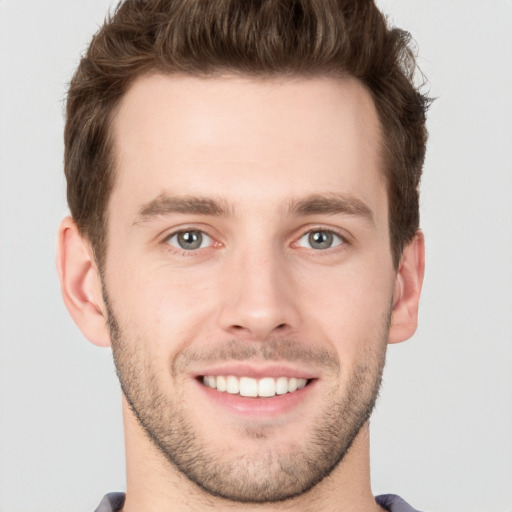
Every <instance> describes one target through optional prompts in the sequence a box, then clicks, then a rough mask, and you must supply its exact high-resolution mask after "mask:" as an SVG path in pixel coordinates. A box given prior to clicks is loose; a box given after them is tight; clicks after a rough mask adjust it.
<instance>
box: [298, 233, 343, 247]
mask: <svg viewBox="0 0 512 512" xmlns="http://www.w3.org/2000/svg"><path fill="white" fill-rule="evenodd" d="M342 243H343V240H342V239H341V237H340V236H339V235H337V234H336V233H334V232H332V231H328V230H323V229H318V230H316V231H310V232H309V233H306V234H305V235H303V236H302V237H301V238H300V239H299V242H298V244H299V245H300V246H301V247H307V248H309V249H316V250H319V251H322V250H325V249H330V248H332V247H336V246H338V245H341V244H342Z"/></svg>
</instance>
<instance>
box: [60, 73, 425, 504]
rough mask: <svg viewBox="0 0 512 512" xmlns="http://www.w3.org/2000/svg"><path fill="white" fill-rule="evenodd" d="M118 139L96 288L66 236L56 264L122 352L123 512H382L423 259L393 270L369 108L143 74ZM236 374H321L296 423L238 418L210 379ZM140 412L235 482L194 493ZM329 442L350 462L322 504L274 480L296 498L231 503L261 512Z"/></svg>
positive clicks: (89, 333)
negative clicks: (393, 386) (381, 399)
mask: <svg viewBox="0 0 512 512" xmlns="http://www.w3.org/2000/svg"><path fill="white" fill-rule="evenodd" d="M177 98H179V100H177ZM113 134H114V140H115V148H114V149H115V160H116V169H117V176H116V183H115V186H114V190H113V193H112V196H111V198H110V202H109V209H108V219H109V223H108V249H107V258H106V264H105V268H104V269H103V272H102V276H100V272H99V271H98V269H97V267H96V265H95V261H94V258H93V256H92V250H91V248H90V245H89V244H88V242H87V240H85V239H83V238H82V237H81V236H80V234H79V233H78V231H77V229H76V226H75V225H74V223H73V221H72V219H65V220H64V221H63V223H62V225H61V228H60V232H59V249H58V258H57V267H58V270H59V275H60V278H61V282H62V290H63V296H64V300H65V302H66V305H67V307H68V309H69V310H70V312H71V314H72V316H73V318H74V319H75V321H76V322H77V324H78V325H79V327H80V328H81V329H82V331H83V332H84V334H85V335H86V337H87V338H88V339H89V340H90V341H92V342H93V343H95V344H97V345H101V346H108V345H110V344H112V345H113V349H114V357H115V360H116V366H117V368H118V372H119V373H120V377H121V383H122V386H123V390H124V391H125V394H126V395H127V397H128V400H127V399H126V398H125V399H124V404H123V410H124V422H125V437H126V455H127V499H126V504H125V509H124V510H125V511H128V512H134V511H135V510H142V509H144V510H146V511H150V512H151V511H153V510H154V511H156V510H159V511H165V510H173V511H181V510H209V509H215V510H238V509H243V510H259V511H260V510H261V511H263V510H297V511H307V510H323V511H331V510H333V511H334V510H336V511H340V510H341V511H343V510H346V511H349V510H350V511H370V510H378V509H379V507H378V506H377V505H376V504H375V501H374V499H373V496H372V493H371V488H370V470H369V455H368V454H369V436H368V424H367V418H366V417H365V416H364V413H365V412H369V410H371V406H372V402H373V399H374V398H375V394H376V390H377V389H378V384H379V381H380V373H381V371H382V367H383V364H384V355H385V346H386V344H387V343H388V342H391V343H394V342H399V341H403V340H405V339H407V338H409V337H410V336H411V335H412V334H413V333H414V331H415V329H416V320H417V308H418V301H419V294H420V290H421V284H422V279H423V269H424V246H423V237H422V235H421V233H420V232H418V233H417V235H416V236H415V237H414V239H413V240H412V241H411V243H410V244H409V245H408V246H407V247H406V249H405V251H404V254H403V257H402V260H401V263H400V266H399V268H398V269H394V267H393V264H392V257H391V249H390V242H389V229H388V202H387V194H386V184H385V180H384V177H383V174H382V170H381V161H380V157H379V147H380V144H381V135H380V126H379V122H378V119H377V115H376V111H375V108H374V105H373V102H372V100H371V97H370V95H369V93H368V92H367V91H366V90H365V89H364V88H363V87H362V86H361V85H360V84H359V83H358V82H357V81H355V80H352V79H344V80H336V81H334V80H330V79H327V78H315V79H293V80H292V79H289V78H288V79H272V80H270V79H268V80H255V79H249V78H243V77H242V78H241V77H233V76H225V77H216V78H208V79H199V78H194V77H190V76H179V75H176V76H172V77H169V76H167V77H164V76H160V75H153V76H146V77H142V78H139V79H138V80H137V81H136V82H135V83H134V85H133V86H132V88H131V89H130V90H129V91H128V93H127V94H126V96H125V97H124V98H123V100H122V102H121V105H120V108H119V110H118V112H117V114H116V116H115V118H114V122H113ZM183 198H186V199H187V201H185V202H184V201H183ZM197 198H201V202H200V204H198V201H197ZM177 210H180V211H177ZM180 230H189V231H191V230H194V231H195V232H196V233H197V232H201V233H203V234H204V235H203V236H204V238H203V245H202V246H201V247H200V248H199V249H196V250H184V249H183V248H180V246H179V243H177V242H178V238H177V236H176V233H177V232H179V231H180ZM312 232H316V233H318V232H322V233H324V234H325V233H334V234H335V235H334V238H333V243H332V246H330V247H329V248H327V249H322V250H320V249H319V248H318V247H316V246H312V245H311V240H310V238H309V234H310V233H312ZM107 297H108V302H107V301H106V299H107ZM311 354H313V356H311V357H310V355H311ZM226 365H227V366H228V367H229V370H226V372H227V373H231V372H236V371H239V373H240V374H242V375H243V374H244V372H245V373H251V372H252V373H251V375H252V374H258V375H260V376H264V375H266V374H267V373H269V372H275V373H279V372H281V373H286V374H290V375H291V376H293V374H297V373H300V374H301V375H306V374H307V376H308V378H309V379H310V383H311V384H310V385H308V386H306V388H304V390H303V393H302V394H301V395H297V396H299V397H300V398H298V399H296V400H295V402H293V403H292V405H291V406H289V407H282V406H277V407H276V408H275V410H272V411H268V410H262V411H256V413H255V411H254V407H255V406H254V403H255V402H254V400H255V399H246V400H245V401H243V400H242V402H243V403H244V404H248V405H247V408H246V409H244V410H243V411H242V412H240V410H233V407H232V404H229V403H228V404H226V403H225V402H223V401H222V400H223V398H222V399H221V401H220V402H218V401H216V399H212V396H213V395H212V393H213V394H215V393H217V395H216V396H218V394H219V393H218V392H216V391H212V390H207V388H205V387H204V386H203V385H202V384H200V383H199V381H198V376H200V375H205V374H223V373H224V368H226ZM251 400H252V401H251ZM257 400H258V401H259V403H262V402H261V399H257ZM128 402H131V405H132V406H134V407H132V408H130V406H129V403H128ZM267 403H273V402H267ZM155 404H158V406H157V405H155ZM340 404H341V405H340ZM239 405H240V404H239V403H238V405H237V407H238V406H239ZM244 407H245V406H244ZM133 408H134V409H135V411H138V416H139V419H140V420H142V423H143V424H144V425H145V427H146V430H148V427H149V429H151V428H153V430H154V431H155V429H156V427H162V428H163V430H164V433H163V434H162V432H159V433H158V432H157V435H156V438H157V440H158V439H159V440H160V441H161V442H163V443H164V444H165V442H167V440H168V437H169V436H167V437H166V435H167V434H166V433H167V432H168V431H169V429H170V427H169V428H168V425H170V424H177V425H180V424H181V426H182V427H183V431H181V432H179V436H178V439H182V438H183V434H184V432H186V431H190V432H193V434H194V438H193V439H194V441H193V443H195V444H193V448H194V452H195V453H201V457H204V459H201V460H202V461H203V462H204V460H206V459H208V458H209V460H210V461H216V463H217V464H218V467H220V468H223V470H224V471H221V472H222V473H223V474H224V475H227V476H226V478H227V480H228V482H227V483H226V482H224V484H225V485H224V487H221V486H220V484H217V483H215V482H213V483H212V482H209V483H207V484H205V482H204V481H203V482H202V487H203V488H201V486H198V485H197V484H196V483H197V482H196V483H194V482H193V481H191V476H190V474H188V475H187V476H184V472H183V471H180V470H179V469H178V468H177V466H176V461H172V462H170V461H169V457H166V456H165V450H162V446H160V448H159V447H158V446H157V443H155V442H152V441H151V440H150V439H149V438H148V437H147V436H146V435H145V432H144V428H143V426H142V425H141V423H140V422H139V421H138V420H137V417H136V414H134V412H133V410H132V409H133ZM336 408H338V409H336ZM353 409H357V411H355V412H354V411H353ZM333 410H337V411H338V412H339V414H340V416H341V418H343V419H345V420H347V421H348V422H349V423H351V425H352V427H353V428H354V429H355V431H354V432H353V434H354V435H355V438H354V439H353V442H352V445H351V447H350V449H349V450H348V452H347V453H346V454H345V451H346V448H347V447H348V446H347V445H348V444H349V443H350V441H352V439H349V437H350V431H349V430H350V429H346V430H344V429H343V428H342V427H341V423H339V421H340V420H339V418H338V419H333V418H332V417H331V418H330V417H329V412H330V411H333ZM331 416H332V415H331ZM319 425H331V426H332V427H334V428H333V430H334V431H337V429H338V430H339V432H341V433H340V435H339V436H338V438H339V439H341V440H339V439H338V440H336V439H334V440H333V439H330V441H329V442H331V443H334V444H333V446H334V448H335V449H334V450H333V449H329V450H327V451H325V453H323V455H322V457H320V458H321V459H322V460H324V459H325V457H326V453H327V454H330V453H333V452H334V451H337V452H339V453H338V455H339V457H338V458H341V457H342V456H343V455H344V456H343V458H342V460H341V462H339V460H334V459H333V461H331V462H330V464H329V468H327V469H326V471H325V472H327V473H328V476H326V477H325V478H322V479H321V480H320V481H319V482H313V481H311V482H309V484H310V485H309V487H311V485H313V484H314V485H313V487H312V488H309V487H308V486H307V482H299V483H297V482H296V481H297V478H296V477H294V478H288V479H286V478H284V479H282V480H277V481H279V485H278V486H276V489H275V490H274V491H276V492H277V490H279V489H285V490H286V489H287V492H288V494H289V495H290V496H292V495H294V497H293V498H291V499H288V500H286V501H277V502H273V503H272V502H267V503H259V504H256V503H250V502H246V503H241V502H240V496H238V499H235V495H234V494H233V493H234V492H235V491H236V492H239V493H240V492H246V494H245V496H246V498H249V501H254V495H253V496H252V499H251V495H250V492H251V491H250V489H249V490H246V491H241V490H239V489H237V486H236V485H234V482H236V481H237V479H239V481H249V482H251V485H252V483H254V482H255V484H254V485H256V483H258V482H260V483H261V482H266V483H267V484H269V483H272V482H273V481H276V479H279V478H282V471H279V467H280V464H278V463H277V462H276V461H280V462H281V463H282V462H283V461H284V460H290V457H296V458H295V459H293V462H294V464H296V465H297V467H301V466H300V465H299V463H300V462H303V461H304V457H305V454H309V455H311V456H313V455H315V453H316V454H317V455H318V453H317V452H315V450H314V448H313V446H314V443H313V438H314V435H315V433H317V432H318V426H319ZM160 430H162V429H160ZM153 433H155V432H153ZM171 437H172V436H171ZM335 437H336V436H335ZM352 437H353V435H352ZM329 446H330V445H329ZM164 448H165V447H164ZM199 450H202V451H199ZM302 456H304V457H302ZM183 457H185V456H183ZM300 457H302V458H300ZM182 462H183V461H182ZM203 462H201V464H202V465H204V464H203ZM336 462H339V463H338V464H336ZM281 465H282V464H281ZM227 468H229V471H227ZM301 474H302V473H301ZM196 476H197V475H196ZM322 476H323V475H322ZM228 477H229V478H228ZM230 478H231V480H229V479H230ZM192 480H193V479H192ZM230 483H231V487H229V484H230ZM226 485H227V486H228V487H226ZM205 487H206V491H205V489H204V488H205ZM238 487H239V486H238ZM226 489H228V491H226ZM301 489H302V491H305V490H308V492H302V491H301ZM283 492H284V491H283ZM229 493H231V499H226V497H228V498H229V497H230V496H229ZM247 493H249V494H247ZM219 494H220V495H221V496H224V498H223V497H219V496H218V495H219ZM258 494H260V493H258ZM283 497H286V496H284V495H283Z"/></svg>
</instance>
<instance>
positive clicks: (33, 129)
mask: <svg viewBox="0 0 512 512" xmlns="http://www.w3.org/2000/svg"><path fill="white" fill-rule="evenodd" d="M108 5H109V1H108V0H81V1H78V0H50V1H46V2H41V1H40V0H0V73H1V76H0V92H1V94H0V120H1V127H0V169H1V174H0V179H1V181H0V249H1V250H0V341H1V343H0V400H1V402H0V511H2V512H28V511H30V512H64V511H66V512H68V511H76V512H90V511H92V510H93V509H94V508H95V506H96V505H97V503H98V502H99V500H100V498H101V496H102V495H103V494H104V493H105V492H107V491H112V490H122V489H123V488H124V461H123V440H122V425H121V417H120V392H119V389H118V385H117V381H116V378H115V375H114V369H113V365H112V363H111V354H110V351H109V350H107V349H99V348H97V347H94V346H92V345H90V344H89V343H88V342H87V341H86V340H85V339H83V337H82V336H81V334H80V333H79V331H78V329H77V328H76V327H75V326H74V324H73V323H72V321H71V319H70V318H69V317H68V314H67V312H66V310H65V308H64V306H63V305H62V302H61V299H60V292H59V286H58V283H57V277H56V273H55V270H54V246H55V233H56V230H57V226H58V223H59V220H60V219H61V217H62V216H64V215H65V214H66V206H65V201H64V179H63V173H62V152H63V147H62V129H63V114H62V112H63V99H64V97H65V90H66V82H67V81H68V80H69V79H70V77H71V74H72V72H73V70H74V68H75V66H76V64H77V59H78V56H79V54H80V52H82V51H83V50H84V48H85V46H86V44H87V42H88V40H89V38H90V36H91V35H92V33H93V32H95V30H96V28H97V26H98V24H99V23H100V22H101V20H102V19H103V17H104V15H105V13H106V11H107V7H108ZM380 5H381V6H382V7H383V9H384V10H385V11H386V12H387V13H388V14H390V15H391V19H392V20H394V21H395V23H396V24H397V25H399V26H401V27H404V28H406V29H408V30H410V31H411V32H412V34H413V36H414V38H415V40H416V41H417V44H418V47H419V53H420V60H419V62H420V65H421V67H422V69H423V71H424V73H425V74H426V76H427V77H428V79H429V81H430V83H431V85H430V89H431V94H432V95H433V96H437V97H438V100H437V101H436V102H435V104H434V106H433V107H432V109H431V113H430V118H429V130H430V133H431V135H430V145H429V151H428V157H427V162H426V166H425V173H424V179H423V186H422V194H423V195H422V223H421V224H422V227H423V229H424V232H425V235H426V239H427V271H426V280H425V285H424V294H423V300H422V303H421V310H420V328H419V330H418V333H417V334H416V335H415V336H414V338H413V339H412V340H410V341H408V342H406V343H403V344H400V345H397V346H393V347H391V348H390V351H389V358H388V365H387V369H386V373H385V377H384V387H383V390H382V393H381V398H380V401H379V404H378V406H377V410H376V412H375V415H374V417H373V421H372V437H373V439H372V442H373V445H372V457H373V462H372V468H373V470H372V480H373V489H374V492H375V493H381V492H397V493H400V494H401V495H403V497H404V498H406V499H407V500H409V501H410V502H411V503H412V504H414V505H415V506H416V507H418V508H420V509H422V510H429V511H436V512H510V511H512V200H511V199H512V164H511V162H512V2H511V1H510V0H490V1H488V2H482V1H481V0H464V1H463V0H428V1H427V0H421V1H420V0H382V1H381V2H380Z"/></svg>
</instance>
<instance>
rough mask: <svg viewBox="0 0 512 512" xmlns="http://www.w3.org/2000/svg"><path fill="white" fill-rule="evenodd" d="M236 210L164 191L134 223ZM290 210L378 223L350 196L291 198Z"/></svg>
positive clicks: (213, 214) (327, 195) (209, 200)
mask: <svg viewBox="0 0 512 512" xmlns="http://www.w3.org/2000/svg"><path fill="white" fill-rule="evenodd" d="M233 211H234V208H232V207H231V206H229V205H228V204H227V203H226V202H224V201H219V200H215V199H212V198H209V197H201V196H171V195H168V194H165V193H162V194H160V195H159V196H158V197H156V198H155V199H153V200H151V201H149V202H148V203H146V204H144V205H142V206H141V207H140V208H139V210H138V212H137V216H136V219H135V222H134V225H136V224H140V223H144V222H148V221H150V220H152V219H153V218H155V217H159V216H165V215H171V214H175V213H178V214H189V215H190V214H191V215H205V216H213V217H222V216H224V217H226V216H228V215H230V214H232V213H233ZM288 213H289V214H292V215H300V216H306V215H322V214H323V215H339V214H344V215H353V216H358V217H362V218H364V219H366V220H368V221H369V222H371V223H374V216H373V212H372V210H371V209H370V208H369V207H368V206H367V205H366V204H365V203H364V202H363V201H361V200H360V199H358V198H356V197H353V196H350V195H340V194H329V193H327V194H312V195H310V196H307V197H305V198H302V199H296V200H291V201H290V203H289V205H288Z"/></svg>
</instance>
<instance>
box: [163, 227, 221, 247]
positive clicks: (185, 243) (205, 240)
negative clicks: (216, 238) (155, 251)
mask: <svg viewBox="0 0 512 512" xmlns="http://www.w3.org/2000/svg"><path fill="white" fill-rule="evenodd" d="M167 243H168V244H169V245H172V246H173V247H176V248H178V249H183V250H185V251H194V250H196V249H202V248H203V247H208V246H210V245H211V243H212V239H211V238H210V237H209V236H208V235H207V234H206V233H203V232H202V231H198V230H195V229H191V230H189V231H179V232H178V233H174V235H172V236H170V237H169V239H168V240H167Z"/></svg>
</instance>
